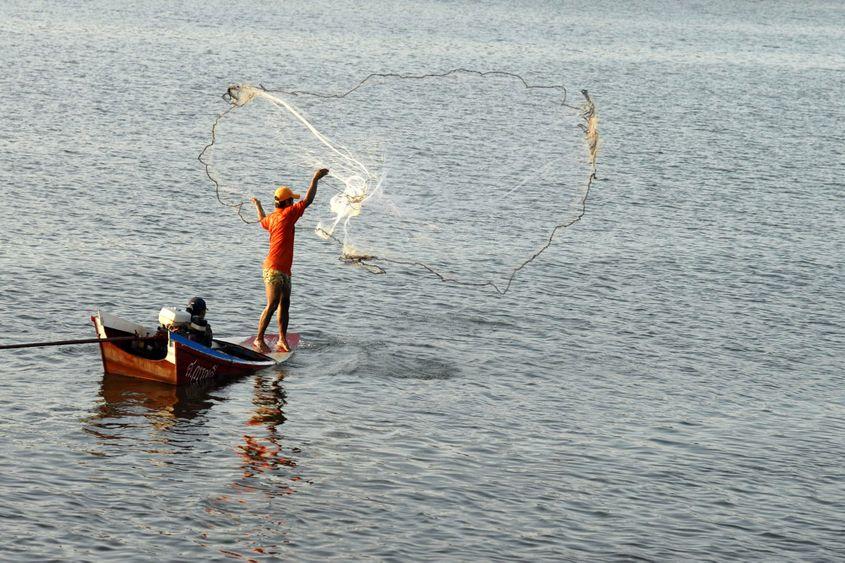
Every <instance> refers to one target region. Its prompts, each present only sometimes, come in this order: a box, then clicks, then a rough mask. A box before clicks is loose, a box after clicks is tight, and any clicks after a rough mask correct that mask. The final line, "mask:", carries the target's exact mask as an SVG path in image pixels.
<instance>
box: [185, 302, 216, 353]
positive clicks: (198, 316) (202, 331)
mask: <svg viewBox="0 0 845 563" xmlns="http://www.w3.org/2000/svg"><path fill="white" fill-rule="evenodd" d="M185 310H186V311H187V312H188V313H190V314H191V322H190V323H189V324H188V326H187V332H186V334H185V336H187V337H188V340H191V341H192V342H197V343H199V344H202V345H203V346H208V347H209V348H210V347H211V344H212V339H213V338H214V337H213V335H212V332H211V325H210V324H208V321H207V320H205V312H206V310H207V308H206V305H205V299H203V298H202V297H194V298H192V299H191V300H190V301H188V306H187V307H185Z"/></svg>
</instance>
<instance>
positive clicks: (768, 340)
mask: <svg viewBox="0 0 845 563" xmlns="http://www.w3.org/2000/svg"><path fill="white" fill-rule="evenodd" d="M843 29H845V9H844V8H843V5H842V4H841V3H840V2H780V3H776V4H770V3H752V2H716V1H713V2H699V3H694V4H686V3H685V5H683V6H678V5H676V4H675V3H668V2H667V3H663V2H653V3H648V4H642V5H638V6H637V7H631V8H625V7H618V6H616V5H615V3H610V2H608V3H600V4H596V3H583V4H577V3H569V2H566V3H556V2H555V3H542V2H533V3H528V4H527V5H521V4H519V3H511V2H485V3H483V4H471V3H466V2H448V3H447V2H443V3H433V2H431V3H428V2H427V3H417V4H415V5H411V4H404V5H401V6H395V5H393V4H387V3H386V4H370V5H368V7H367V8H364V7H361V5H360V4H358V3H352V2H346V3H322V2H316V3H315V2H307V3H305V2H303V3H284V4H276V3H269V2H268V3H255V5H253V6H245V5H236V4H232V3H224V2H216V3H211V2H185V3H176V4H174V3H170V2H161V3H160V4H157V3H144V6H143V7H140V8H139V7H129V6H127V7H122V8H115V7H113V6H112V5H111V3H106V2H86V1H77V2H61V3H59V2H35V3H31V2H18V1H16V0H13V1H11V2H4V3H3V4H2V6H0V62H2V70H3V72H2V83H3V85H4V91H5V96H6V97H5V104H4V109H3V115H2V117H1V118H0V320H2V322H0V342H3V343H8V342H26V341H38V340H48V339H52V338H74V337H87V336H89V335H90V334H91V328H90V326H89V324H88V316H89V315H90V314H91V313H92V312H93V311H96V310H97V309H103V310H108V311H112V312H115V313H117V314H120V315H122V316H126V317H128V318H132V319H136V320H138V321H144V322H149V323H152V322H154V318H155V315H156V313H157V310H158V308H159V307H160V306H162V305H164V304H174V303H175V304H180V303H182V302H184V301H186V300H187V298H188V297H190V296H192V295H194V294H195V293H198V294H201V295H203V296H204V297H205V298H206V299H207V300H208V301H209V303H210V315H211V318H212V324H213V325H214V327H215V329H216V331H217V332H218V333H220V334H244V333H248V332H250V331H251V330H252V325H253V324H254V322H255V319H257V317H258V314H259V312H260V309H261V307H262V299H263V288H262V286H261V282H260V278H259V277H258V275H257V272H256V270H255V268H256V266H257V264H258V262H259V261H260V259H261V257H262V252H263V250H264V244H265V243H264V238H263V236H262V235H261V234H260V233H258V232H257V231H255V230H254V227H248V226H246V225H244V224H242V223H241V222H240V221H238V220H237V219H236V218H234V217H233V215H232V214H231V212H230V211H229V210H226V209H225V208H222V207H221V206H219V205H218V204H217V203H216V201H215V200H214V198H213V193H212V191H211V186H210V185H209V183H208V181H207V179H206V178H205V176H204V173H203V171H202V168H201V167H200V165H199V163H198V162H197V161H196V156H197V154H198V152H199V151H200V150H201V149H202V147H203V146H204V145H205V144H206V143H207V142H208V136H209V129H210V125H211V122H212V121H213V119H214V116H215V115H216V114H217V113H218V112H220V111H221V110H222V109H223V108H224V107H225V106H224V105H223V102H222V101H221V100H220V98H219V96H220V94H221V93H222V92H223V90H224V89H225V87H226V86H227V85H228V84H229V83H230V82H237V81H245V82H254V83H259V82H260V83H263V84H267V85H277V86H282V87H291V88H304V89H307V88H312V89H322V90H326V91H337V90H343V89H345V88H347V87H349V86H350V85H352V84H354V83H355V82H357V81H358V80H360V79H361V78H362V77H363V76H365V75H366V74H368V73H370V72H374V71H375V72H417V73H418V72H429V71H444V70H448V69H450V68H454V67H468V68H477V69H480V70H494V69H500V70H509V71H515V72H519V73H521V74H523V75H525V76H526V77H527V78H529V79H532V80H534V81H537V82H552V83H564V84H566V85H567V86H569V87H570V89H571V90H572V91H575V92H577V91H578V90H580V89H581V88H587V89H589V90H590V92H591V93H592V95H593V96H594V98H595V99H596V102H597V104H598V106H599V111H600V117H601V130H602V133H603V135H604V144H603V147H602V153H601V155H600V160H599V179H600V181H599V182H598V183H596V184H595V186H594V190H593V193H592V195H591V199H590V202H589V209H588V212H587V215H586V217H585V219H584V221H582V222H581V223H579V224H578V225H577V226H576V227H575V228H573V229H569V230H567V231H566V233H565V234H564V235H563V236H562V237H561V238H560V240H559V241H558V242H557V243H556V244H555V245H554V246H553V247H552V248H551V249H550V250H549V251H548V252H547V253H546V254H545V255H544V256H543V258H542V259H541V260H539V261H537V262H535V263H534V264H532V265H531V266H530V268H529V269H527V270H526V271H525V272H524V273H522V274H520V276H519V277H518V278H517V283H516V284H515V286H514V287H513V289H512V291H511V292H510V293H508V294H507V295H506V296H505V297H501V298H500V297H497V296H496V295H495V294H494V293H492V292H487V291H477V290H467V289H459V288H455V287H452V286H448V285H444V284H442V283H440V282H438V281H437V280H435V279H432V278H428V277H425V276H422V275H418V274H419V273H420V272H415V271H407V270H402V269H401V268H399V269H394V270H392V271H391V272H389V273H388V275H385V276H371V275H368V274H365V273H364V272H362V271H361V270H358V269H354V268H350V267H346V266H344V265H343V264H341V263H339V262H338V261H337V260H336V256H335V249H334V248H331V247H327V246H326V245H325V243H323V242H321V241H319V240H318V239H316V238H315V237H314V236H312V235H311V234H310V233H309V232H308V230H304V231H303V232H302V233H301V234H300V237H299V240H298V250H297V252H298V254H297V266H296V267H297V277H296V286H295V299H294V305H293V312H292V313H293V316H294V320H293V321H292V322H293V325H294V326H295V327H296V328H297V329H298V330H300V331H301V332H302V333H303V335H304V342H305V345H304V348H303V349H302V350H301V351H300V352H299V353H298V354H297V355H296V356H295V359H294V360H293V361H291V362H290V363H289V364H287V365H286V366H285V367H284V369H283V370H281V371H272V370H271V371H267V372H262V373H260V374H258V375H257V376H254V377H249V378H245V379H242V380H239V381H235V382H233V383H230V384H228V385H225V386H222V387H219V388H215V389H205V390H193V391H189V390H174V389H171V388H166V387H160V386H156V385H151V384H144V383H137V382H132V381H125V380H122V379H120V378H113V377H104V376H103V374H102V369H101V364H100V359H99V355H98V353H97V350H96V348H91V347H68V348H55V349H34V350H20V351H4V352H2V353H0V374H2V380H3V386H2V391H0V446H1V447H0V557H1V558H2V559H4V560H6V559H31V560H44V559H52V558H61V559H74V560H85V559H89V560H107V559H115V560H117V559H119V560H125V559H126V558H127V557H134V558H144V559H149V558H157V559H158V558H162V559H189V558H190V559H226V558H245V559H249V558H252V559H259V560H260V559H271V558H292V559H306V560H309V559H310V560H317V559H325V558H336V559H351V558H374V559H396V560H407V559H412V560H418V559H438V560H489V559H526V560H527V559H531V560H534V559H545V560H550V559H564V560H585V559H592V560H616V559H633V558H642V559H646V560H677V559H687V558H692V559H719V560H721V559H735V558H736V559H809V560H834V559H841V558H843V557H845V526H843V521H845V469H843V467H844V465H843V451H844V450H845V437H843V436H845V396H844V395H843V388H845V385H843V383H845V377H843V373H842V369H841V367H840V366H841V363H842V360H843V357H845V353H844V352H845V350H843V348H844V347H843V324H844V322H845V315H843V305H842V304H843V302H845V291H843V281H842V280H843V274H845V272H843V260H842V259H843V256H844V255H845V252H844V251H845V249H844V248H843V242H845V235H843V233H845V220H843V216H845V213H844V212H845V198H843V191H842V188H843V183H842V180H841V178H842V177H843V173H845V170H844V169H843V168H845V167H843V162H845V158H843V146H845V143H843V141H845V130H843V122H845V109H844V106H845V104H843V102H842V92H843V85H845V73H844V72H843V71H845V57H843V51H842V45H843V31H842V30H843ZM397 103H398V102H397ZM388 109H390V108H388ZM392 110H393V111H394V112H396V113H401V112H403V111H404V112H413V111H422V110H417V109H414V108H413V107H408V108H405V107H394V108H392ZM400 110H401V111H400ZM406 117H407V116H406ZM421 117H422V116H421ZM423 140H425V139H423ZM519 148H520V147H514V150H519ZM466 166H467V167H469V168H472V166H473V163H472V162H467V163H466ZM268 168H269V166H268ZM433 172H434V174H435V175H436V174H437V172H438V171H437V170H435V171H433ZM267 181H268V182H270V180H267ZM436 188H437V183H436V182H433V189H436ZM326 197H327V194H326V193H322V194H321V196H320V198H326ZM320 202H322V204H324V205H325V199H320ZM320 202H318V203H320ZM423 219H428V220H429V221H436V220H437V216H435V215H434V211H432V216H431V217H423ZM512 237H513V239H514V241H516V240H517V239H519V237H520V233H519V232H518V230H515V231H514V232H513V233H512ZM462 243H463V244H466V241H462ZM479 244H480V243H479Z"/></svg>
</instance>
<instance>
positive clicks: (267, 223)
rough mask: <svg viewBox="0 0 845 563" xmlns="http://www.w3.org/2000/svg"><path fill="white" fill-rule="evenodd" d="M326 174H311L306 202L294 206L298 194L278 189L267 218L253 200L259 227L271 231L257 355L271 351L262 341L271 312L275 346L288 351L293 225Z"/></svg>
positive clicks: (279, 350) (277, 349)
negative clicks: (275, 328) (274, 322)
mask: <svg viewBox="0 0 845 563" xmlns="http://www.w3.org/2000/svg"><path fill="white" fill-rule="evenodd" d="M328 173H329V170H328V169H327V168H321V169H319V170H317V171H316V172H314V178H313V179H312V180H311V185H310V186H308V192H306V194H305V199H304V200H302V201H300V202H297V203H294V202H293V200H295V199H299V194H295V193H293V192H292V191H291V189H290V188H289V187H287V186H280V187H279V188H278V189H277V190H276V192H275V193H274V194H273V199H274V200H275V205H276V209H275V211H274V212H273V213H271V214H269V215H265V214H264V209H263V208H262V207H261V202H260V201H259V200H258V199H257V198H252V203H254V204H255V211H256V213H257V214H258V220H259V221H260V222H261V226H262V227H264V228H265V229H267V230H268V231H270V251H269V252H268V253H267V258H266V259H265V260H264V264H263V265H262V267H263V272H262V277H263V278H264V290H265V292H266V294H267V305H266V306H265V307H264V311H263V312H262V313H261V319H260V320H259V321H258V335H257V336H256V337H255V342H253V346H255V348H256V349H257V350H258V351H260V352H264V353H267V352H269V351H270V348H269V346H267V343H266V342H265V341H264V331H266V330H267V326H268V325H269V324H270V319H271V318H272V317H273V312H274V311H276V310H277V309H278V315H277V316H276V320H277V321H278V323H279V342H278V344H277V345H276V351H277V352H290V346H289V345H288V341H287V333H288V320H289V312H290V292H291V280H290V277H291V265H292V264H293V239H294V234H295V231H296V229H295V224H296V222H297V221H298V220H299V218H300V217H302V214H303V213H305V209H306V208H307V207H308V206H309V205H311V203H312V202H313V201H314V197H315V196H316V195H317V182H319V181H320V178H322V177H323V176H325V175H326V174H328Z"/></svg>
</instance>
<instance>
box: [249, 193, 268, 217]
mask: <svg viewBox="0 0 845 563" xmlns="http://www.w3.org/2000/svg"><path fill="white" fill-rule="evenodd" d="M251 201H252V203H254V204H255V212H256V213H257V214H258V220H259V221H261V220H263V219H264V217H265V215H264V208H263V207H261V202H260V201H258V198H257V197H254V198H252V200H251Z"/></svg>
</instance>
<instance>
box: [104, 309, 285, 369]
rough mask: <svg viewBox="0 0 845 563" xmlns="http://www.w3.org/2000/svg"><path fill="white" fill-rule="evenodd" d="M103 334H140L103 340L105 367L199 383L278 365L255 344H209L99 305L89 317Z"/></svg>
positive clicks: (220, 342)
mask: <svg viewBox="0 0 845 563" xmlns="http://www.w3.org/2000/svg"><path fill="white" fill-rule="evenodd" d="M91 322H93V323H94V328H95V329H96V331H97V336H98V337H99V338H112V337H116V336H133V335H135V336H138V337H139V338H138V339H137V340H125V341H118V342H100V354H101V355H102V357H103V370H104V371H105V372H106V373H110V374H117V375H125V376H128V377H137V378H141V379H150V380H153V381H161V382H163V383H169V384H171V385H196V384H201V383H209V382H211V381H219V380H224V379H229V378H233V377H238V376H242V375H247V374H250V373H253V372H256V371H258V370H261V369H264V368H267V367H271V366H274V365H276V360H274V359H273V358H271V357H269V356H265V355H264V354H260V353H258V352H256V351H255V350H252V349H250V348H246V347H244V346H240V345H238V344H234V343H231V342H224V341H222V340H214V341H213V343H212V345H211V347H208V346H203V345H202V344H200V343H198V342H193V341H191V340H188V338H186V337H185V336H183V335H181V334H179V333H177V332H173V331H169V330H164V329H162V330H159V331H151V330H148V329H147V328H146V327H144V326H143V325H140V324H137V323H133V322H131V321H127V320H125V319H122V318H120V317H118V316H116V315H112V314H109V313H104V312H101V311H98V312H97V314H96V315H94V316H92V317H91Z"/></svg>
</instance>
